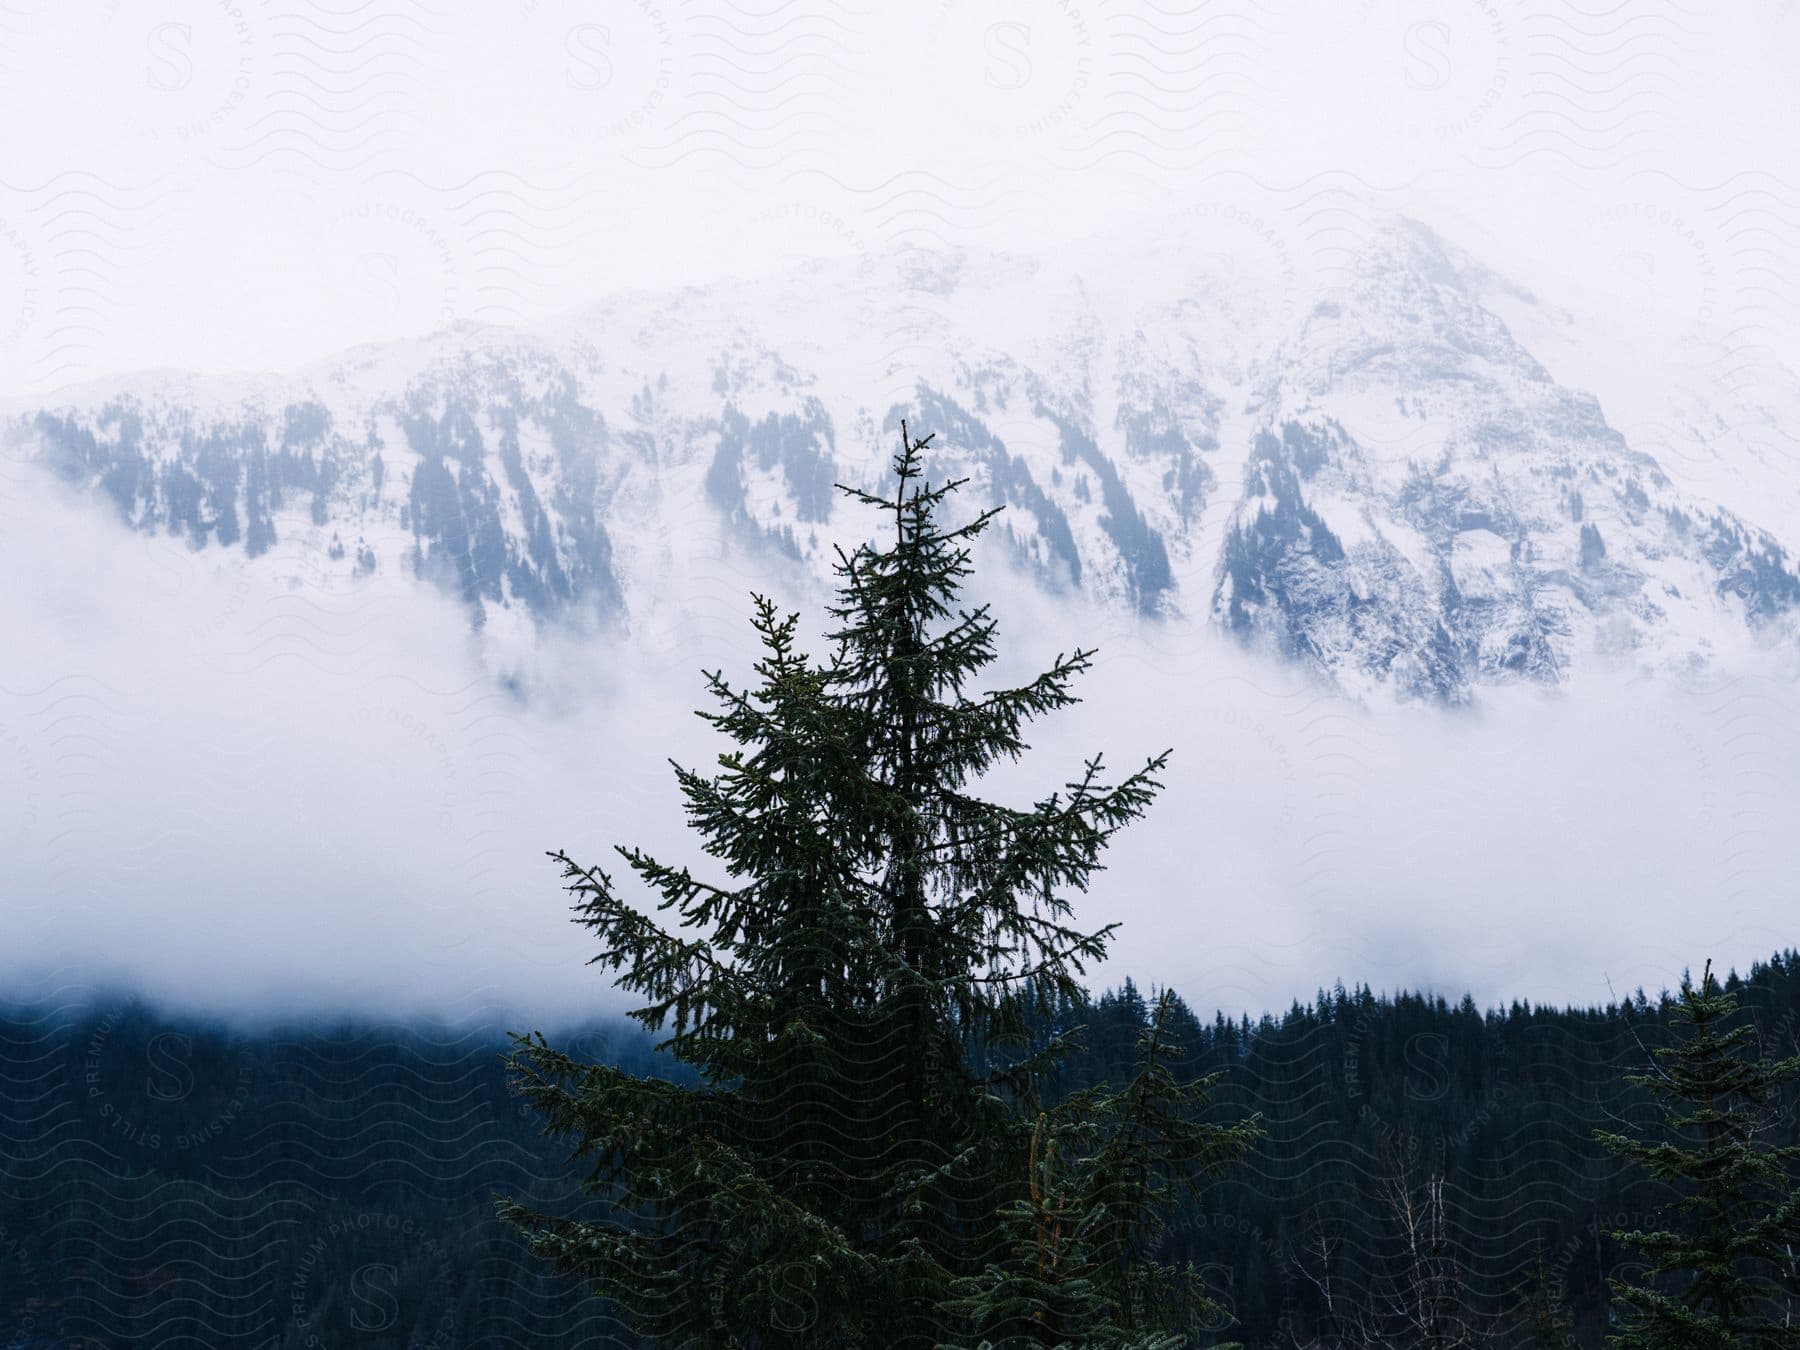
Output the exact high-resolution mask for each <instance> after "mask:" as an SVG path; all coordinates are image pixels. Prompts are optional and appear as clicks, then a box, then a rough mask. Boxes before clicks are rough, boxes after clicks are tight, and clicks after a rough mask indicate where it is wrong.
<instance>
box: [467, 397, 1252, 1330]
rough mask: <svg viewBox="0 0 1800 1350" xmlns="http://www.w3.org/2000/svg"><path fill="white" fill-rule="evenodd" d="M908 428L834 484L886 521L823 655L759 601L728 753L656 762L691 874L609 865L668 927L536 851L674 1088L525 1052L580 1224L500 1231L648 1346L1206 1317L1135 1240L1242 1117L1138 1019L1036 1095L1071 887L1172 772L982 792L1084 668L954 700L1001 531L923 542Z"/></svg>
mask: <svg viewBox="0 0 1800 1350" xmlns="http://www.w3.org/2000/svg"><path fill="white" fill-rule="evenodd" d="M929 440H930V438H929V437H927V438H925V440H923V441H921V440H914V439H912V438H911V437H910V435H909V434H908V432H907V430H906V428H905V427H904V425H902V427H901V448H900V450H899V453H898V455H897V456H896V459H895V462H894V478H893V482H892V495H890V496H880V495H873V494H869V493H865V492H861V491H855V490H850V489H842V490H843V491H845V492H846V493H847V495H848V496H850V497H851V498H853V499H854V500H855V501H857V502H859V503H861V504H862V505H864V506H867V507H870V508H873V509H874V510H875V511H877V512H879V513H880V518H881V520H882V522H883V528H882V536H884V537H883V538H881V539H880V541H879V542H877V543H875V544H869V545H864V546H862V547H859V548H858V549H856V550H855V551H854V552H852V553H848V554H845V553H843V552H842V551H840V553H839V556H838V563H837V569H836V570H837V574H838V578H839V582H840V586H839V592H838V599H837V602H836V604H835V605H834V606H833V607H832V608H831V609H830V611H829V615H830V619H831V631H830V632H829V633H828V635H827V642H828V643H829V652H828V656H827V657H826V658H825V659H824V660H822V661H815V660H813V659H812V658H810V657H808V656H807V655H806V654H805V653H804V652H803V651H802V650H801V648H800V642H799V638H798V623H797V619H796V617H794V616H787V617H783V616H782V615H781V614H780V613H779V612H778V611H777V610H776V609H775V607H774V606H773V605H772V604H770V603H769V602H768V601H767V600H764V599H760V598H758V599H757V600H756V602H755V617H754V623H755V627H756V631H757V634H758V636H759V637H760V639H761V643H762V648H763V651H762V658H761V660H760V662H759V663H758V664H757V666H756V670H755V674H756V681H755V684H754V685H753V687H751V688H748V689H745V690H740V689H738V688H737V687H735V686H734V685H732V684H730V683H728V682H727V681H726V679H725V678H724V677H723V676H722V675H721V674H719V673H712V674H709V675H708V677H707V679H708V683H709V685H710V689H711V693H712V695H713V697H714V698H715V699H716V701H717V705H718V706H717V709H716V710H714V711H708V712H705V713H703V714H702V716H703V717H705V718H706V719H707V720H708V721H709V722H710V723H711V725H712V726H713V727H714V728H715V729H716V730H717V731H718V732H719V733H720V734H721V735H722V737H723V738H724V739H725V740H726V741H727V742H728V748H727V749H726V750H725V752H724V753H723V754H721V755H720V757H719V759H718V763H717V766H716V769H715V770H714V771H713V772H711V773H702V772H699V771H697V770H690V769H686V768H682V767H680V766H677V767H676V777H677V780H678V783H679V786H680V790H681V792H682V794H683V796H684V798H685V800H686V804H687V814H688V821H689V824H690V826H691V827H692V829H693V830H694V832H695V833H696V835H698V837H699V841H700V844H701V846H702V848H703V850H704V852H705V853H706V854H707V855H708V857H709V858H710V860H711V862H710V864H709V869H708V875H707V876H704V877H703V876H702V875H700V874H697V873H696V872H695V871H693V870H690V868H689V867H688V866H686V865H678V864H673V863H669V862H665V861H662V860H659V859H655V858H652V857H650V856H648V855H646V854H645V853H643V852H640V851H638V850H637V849H634V848H621V849H619V850H618V852H619V855H620V858H621V859H622V861H623V864H624V867H625V869H626V870H627V871H628V872H629V873H631V874H633V875H635V877H636V878H637V880H638V882H639V883H640V885H641V886H642V888H643V889H644V890H645V891H646V892H647V893H648V896H649V897H650V898H651V899H652V900H653V902H654V905H653V909H654V910H660V911H661V913H662V914H663V915H665V916H666V919H662V918H658V917H656V916H655V914H654V913H653V912H648V911H647V910H646V909H645V908H641V907H640V906H639V905H638V904H635V903H633V901H632V899H631V898H630V897H629V896H628V895H627V894H625V893H624V892H623V891H622V889H621V888H620V887H619V886H618V885H617V884H616V883H615V881H614V879H613V877H612V876H611V875H609V874H608V873H607V872H604V871H602V870H600V869H599V868H595V867H587V866H582V865H580V864H578V863H576V862H574V861H573V860H571V859H570V858H568V857H567V856H566V855H563V854H556V855H554V856H555V857H556V858H557V860H558V861H559V862H560V863H561V865H562V867H563V868H564V874H565V880H566V882H567V883H568V886H569V889H570V890H571V891H572V892H573V894H574V895H575V897H576V901H577V905H576V908H577V918H578V921H579V922H581V923H582V924H584V925H586V926H587V927H588V928H589V929H591V930H592V932H593V933H594V935H595V936H596V937H597V938H598V940H599V946H600V950H599V954H598V955H597V956H596V957H595V958H594V959H595V961H597V962H598V963H600V964H601V965H602V966H603V967H605V968H606V969H608V970H610V971H612V972H615V973H616V978H617V982H618V983H619V985H621V986H622V987H623V988H624V989H626V990H628V991H630V992H632V993H634V994H635V995H637V996H638V997H639V998H640V999H641V1000H642V1006H640V1007H639V1008H638V1009H637V1010H636V1011H635V1013H634V1016H636V1017H637V1018H638V1019H639V1020H640V1021H641V1022H643V1023H644V1024H645V1025H646V1026H648V1027H650V1028H652V1029H658V1030H661V1031H662V1032H664V1033H665V1036H666V1041H665V1044H666V1047H667V1049H668V1051H669V1053H670V1054H671V1055H672V1056H673V1058H674V1059H675V1060H677V1061H679V1062H680V1063H681V1064H683V1065H685V1066H688V1068H689V1069H690V1070H691V1076H692V1079H693V1081H692V1082H691V1083H676V1082H671V1081H658V1080H652V1079H645V1078H639V1077H635V1076H633V1075H631V1074H628V1073H625V1072H623V1071H621V1070H617V1069H614V1068H610V1067H607V1066H605V1065H597V1064H583V1063H579V1062H576V1061H575V1060H573V1059H572V1058H570V1057H568V1056H566V1055H564V1054H562V1053H559V1052H558V1051H557V1050H556V1049H554V1048H553V1047H552V1046H550V1045H549V1044H547V1043H546V1041H545V1040H544V1038H543V1037H541V1036H536V1037H532V1038H525V1039H521V1040H520V1042H519V1043H518V1044H517V1046H516V1048H515V1052H514V1055H513V1066H514V1071H515V1075H516V1082H517V1084H518V1087H519V1090H520V1091H522V1092H523V1094H524V1095H525V1096H526V1097H527V1099H528V1100H529V1101H530V1102H531V1103H532V1105H534V1106H535V1107H536V1108H537V1109H538V1111H540V1112H541V1113H542V1117H543V1120H544V1124H545V1128H546V1130H547V1131H548V1132H550V1133H552V1134H555V1135H558V1136H560V1137H562V1138H564V1139H566V1140H567V1141H568V1142H569V1143H570V1144H571V1145H572V1148H573V1156H574V1159H575V1160H577V1161H578V1162H579V1164H580V1165H581V1168H582V1171H581V1174H580V1180H581V1183H582V1188H583V1190H584V1191H585V1192H586V1194H587V1196H588V1197H589V1207H588V1208H587V1209H584V1210H582V1211H580V1212H578V1213H573V1214H553V1213H546V1212H543V1211H542V1209H541V1208H531V1207H527V1206H526V1205H524V1204H521V1203H519V1202H516V1201H506V1202H503V1203H502V1206H501V1212H502V1214H503V1215H504V1217H505V1218H507V1219H508V1220H509V1221H511V1222H512V1223H514V1224H515V1225H517V1226H518V1227H519V1228H521V1229H522V1230H523V1231H524V1232H525V1234H526V1237H527V1240H528V1242H529V1244H530V1246H531V1247H532V1249H533V1250H534V1251H535V1252H536V1253H537V1254H538V1255H539V1256H540V1257H543V1258H546V1259H548V1260H549V1261H550V1262H552V1263H553V1264H554V1265H555V1266H556V1267H558V1268H559V1269H561V1270H563V1271H566V1272H571V1273H574V1274H576V1275H579V1276H581V1277H582V1278H584V1279H585V1280H586V1281H587V1282H588V1284H589V1286H590V1287H591V1288H593V1289H594V1290H595V1291H596V1292H598V1293H599V1294H600V1295H601V1296H603V1297H604V1298H606V1299H607V1300H609V1301H610V1302H611V1304H612V1305H613V1306H614V1307H615V1308H616V1309H617V1310H618V1311H619V1314H620V1315H621V1317H622V1318H623V1319H624V1320H625V1321H627V1322H628V1323H629V1324H630V1325H631V1326H632V1327H633V1328H635V1329H636V1331H637V1332H639V1333H640V1334H642V1335H644V1336H646V1337H648V1338H650V1339H651V1340H652V1341H653V1342H655V1343H657V1344H666V1345H671V1346H673V1345H681V1346H751V1347H773V1346H795V1347H800V1346H883V1347H888V1346H935V1345H956V1346H975V1345H978V1344H981V1343H983V1342H984V1341H986V1342H988V1343H991V1344H995V1345H1000V1344H1006V1345H1015V1344H1018V1345H1025V1344H1029V1345H1077V1344H1080V1345H1108V1346H1113V1345H1117V1346H1126V1345H1132V1346H1161V1345H1165V1344H1170V1345H1172V1344H1181V1343H1185V1341H1184V1337H1185V1336H1186V1335H1187V1332H1188V1330H1189V1327H1190V1326H1191V1325H1193V1319H1194V1316H1195V1313H1196V1310H1201V1311H1204V1309H1203V1307H1202V1304H1203V1297H1202V1293H1201V1291H1200V1290H1199V1289H1198V1287H1197V1285H1196V1283H1195V1281H1194V1280H1193V1278H1192V1276H1191V1275H1190V1274H1189V1273H1187V1272H1184V1271H1166V1270H1164V1269H1162V1268H1161V1267H1160V1266H1159V1265H1158V1264H1157V1263H1156V1261H1155V1260H1154V1253H1153V1246H1154V1238H1155V1235H1156V1233H1157V1225H1158V1223H1159V1221H1160V1215H1161V1214H1162V1213H1163V1211H1164V1209H1165V1207H1166V1206H1167V1205H1169V1204H1170V1203H1172V1201H1173V1200H1174V1198H1175V1196H1176V1194H1177V1193H1178V1192H1179V1190H1180V1189H1181V1188H1182V1187H1191V1186H1192V1185H1193V1184H1195V1183H1196V1182H1198V1181H1199V1180H1200V1179H1202V1178H1203V1177H1204V1176H1206V1175H1207V1174H1208V1173H1209V1172H1211V1171H1213V1170H1215V1169H1216V1168H1217V1167H1219V1166H1220V1165H1222V1164H1223V1163H1224V1162H1225V1161H1226V1160H1228V1159H1229V1158H1230V1157H1231V1156H1233V1155H1234V1154H1235V1153H1237V1152H1238V1151H1240V1150H1241V1149H1242V1148H1243V1147H1244V1146H1245V1145H1246V1143H1247V1142H1248V1140H1249V1138H1250V1136H1251V1134H1252V1132H1253V1129H1252V1127H1249V1126H1237V1127H1232V1126H1219V1125H1203V1124H1200V1123H1198V1117H1199V1108H1200V1106H1201V1101H1200V1097H1201V1095H1202V1094H1203V1092H1204V1087H1203V1086H1195V1085H1193V1084H1184V1083H1181V1082H1178V1081H1177V1080H1176V1079H1175V1078H1174V1077H1173V1076H1172V1075H1171V1073H1170V1071H1169V1068H1168V1062H1169V1058H1170V1056H1171V1054H1172V1047H1171V1046H1170V1045H1169V1044H1168V1043H1167V1041H1166V1039H1164V1031H1163V1029H1162V1028H1161V1026H1160V1019H1159V1021H1158V1024H1157V1025H1156V1027H1154V1028H1153V1029H1152V1030H1151V1032H1149V1033H1147V1039H1146V1043H1145V1045H1144V1047H1143V1050H1142V1053H1141V1055H1140V1058H1139V1070H1138V1074H1137V1077H1136V1079H1135V1080H1134V1081H1133V1082H1131V1083H1129V1084H1128V1085H1127V1086H1126V1087H1125V1088H1124V1089H1122V1090H1118V1091H1115V1090H1112V1089H1101V1090H1094V1091H1088V1092H1082V1093H1076V1094H1071V1095H1068V1096H1065V1098H1064V1099H1062V1100H1060V1101H1046V1100H1043V1099H1042V1098H1044V1097H1045V1096H1046V1092H1045V1086H1044V1085H1045V1083H1046V1082H1047V1081H1049V1080H1050V1079H1051V1078H1052V1077H1053V1076H1054V1074H1055V1071H1056V1070H1057V1069H1058V1067H1059V1066H1060V1065H1061V1064H1063V1063H1064V1061H1065V1059H1066V1058H1067V1057H1068V1056H1069V1055H1070V1054H1071V1053H1072V1052H1073V1051H1074V1050H1075V1049H1076V1047H1077V1046H1078V1045H1079V1040H1080V1034H1081V1028H1080V1026H1079V1025H1077V1020H1078V1019H1077V1016H1076V1014H1075V1012H1074V1011H1073V1010H1078V1009H1080V1008H1082V1007H1084V1006H1086V1005H1085V1002H1084V997H1083V991H1082V987H1081V978H1082V976H1083V973H1084V971H1085V969H1086V967H1087V966H1088V965H1089V963H1091V962H1094V961H1096V960H1098V959H1100V958H1101V957H1103V956H1104V955H1105V953H1106V951H1107V947H1108V943H1109V940H1110V938H1111V936H1112V932H1113V928H1112V926H1105V927H1100V928H1085V927H1082V926H1080V925H1078V924H1077V923H1076V922H1075V919H1074V915H1073V912H1072V909H1071V903H1070V902H1071V897H1072V896H1073V895H1076V894H1079V893H1081V892H1082V891H1084V890H1085V889H1086V888H1087V887H1088V885H1089V882H1090V881H1091V879H1092V878H1093V877H1094V875H1095V874H1096V872H1097V871H1098V870H1099V869H1100V867H1101V856H1102V853H1103V850H1104V849H1105V847H1106V845H1107V843H1108V841H1109V840H1110V839H1111V838H1112V836H1113V834H1114V833H1115V832H1116V831H1118V830H1119V829H1121V828H1122V827H1123V826H1125V825H1127V824H1129V823H1130V822H1131V821H1133V820H1135V819H1137V818H1138V817H1139V816H1141V815H1142V814H1143V812H1144V811H1145V809H1146V808H1147V807H1148V806H1149V804H1150V802H1151V800H1152V798H1153V797H1154V796H1155V794H1156V792H1157V790H1158V787H1159V783H1158V774H1159V772H1160V771H1161V769H1162V768H1163V765H1164V763H1165V761H1166V755H1165V756H1158V757H1156V758H1153V759H1151V760H1149V761H1148V762H1147V763H1146V764H1145V765H1144V766H1143V767H1142V768H1140V769H1138V770H1137V771H1136V772H1133V773H1130V774H1127V775H1125V776H1123V777H1122V778H1120V779H1118V780H1117V781H1111V782H1109V781H1108V780H1107V778H1106V775H1105V771H1104V768H1103V766H1102V762H1101V760H1100V759H1098V758H1095V759H1094V760H1092V761H1090V762H1088V763H1087V764H1086V765H1085V766H1084V768H1083V770H1082V771H1081V772H1080V773H1079V774H1078V775H1077V776H1076V777H1075V778H1074V780H1073V781H1072V782H1069V783H1068V784H1066V785H1065V786H1064V787H1063V788H1062V789H1060V790H1057V791H1054V792H1051V793H1049V794H1048V795H1046V796H1043V797H1042V798H1040V799H1039V800H1037V801H1036V802H1035V803H1033V804H1031V805H1029V806H1016V805H1008V804H1004V803H1002V802H999V801H994V800H990V799H988V798H985V797H983V796H981V795H980V794H979V792H978V788H979V786H980V780H981V778H982V777H983V775H984V774H985V773H986V772H987V771H988V770H990V769H991V768H993V767H994V766H996V765H998V764H1000V763H1003V762H1005V761H1009V760H1014V759H1017V758H1018V757H1019V756H1020V755H1021V754H1022V752H1023V751H1024V750H1025V749H1026V748H1027V746H1026V742H1025V733H1026V730H1027V729H1028V726H1029V724H1030V723H1031V722H1032V721H1033V720H1034V719H1036V718H1038V717H1040V716H1041V715H1043V714H1046V713H1050V712H1054V711H1056V710H1058V709H1062V708H1065V707H1067V706H1069V705H1070V704H1072V703H1073V702H1075V701H1076V700H1075V694H1074V692H1073V684H1074V682H1075V680H1076V678H1077V677H1078V676H1079V675H1080V674H1081V673H1082V672H1083V671H1085V670H1086V669H1087V668H1088V667H1089V665H1090V662H1091V659H1092V653H1091V652H1086V651H1080V650H1077V651H1075V652H1074V653H1072V654H1070V655H1068V656H1064V657H1060V658H1058V659H1057V660H1056V661H1055V662H1054V663H1053V664H1052V665H1051V667H1050V669H1049V670H1047V671H1046V672H1044V673H1043V674H1042V675H1040V676H1038V677H1037V678H1036V679H1034V680H1032V681H1031V682H1030V683H1027V684H1024V685H1021V686H1017V687H1012V688H1002V689H995V690H983V691H979V692H978V691H977V690H976V688H975V681H976V680H977V679H978V678H979V677H980V676H981V674H982V672H983V671H984V670H985V669H986V668H987V667H988V666H989V665H990V664H991V663H992V662H993V661H994V660H995V658H996V655H997V650H996V627H995V621H994V620H993V618H992V617H991V615H990V613H989V611H988V609H987V607H986V606H977V607H973V608H969V607H966V606H965V605H963V604H961V603H959V597H960V592H961V590H962V587H963V585H964V583H965V580H966V578H967V577H968V575H969V573H970V569H971V561H970V545H971V543H972V542H973V541H974V540H975V538H976V537H977V536H978V535H979V534H980V533H981V532H982V530H984V529H985V528H986V527H987V525H988V524H989V523H990V521H991V520H992V518H993V515H994V512H992V511H989V512H986V513H982V514H978V515H976V516H975V517H974V518H973V519H970V520H968V521H966V522H965V523H962V524H960V525H950V524H947V523H946V522H945V520H944V515H945V512H946V509H947V503H948V502H949V500H950V499H951V496H952V494H953V492H954V490H955V489H956V488H957V487H958V486H959V484H958V483H957V482H956V481H949V482H943V483H939V484H938V485H936V486H933V485H932V484H930V483H929V482H928V481H927V480H926V479H925V477H924V470H923V464H922V456H923V453H924V452H925V450H926V447H927V443H928V442H929ZM671 921H672V922H671Z"/></svg>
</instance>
